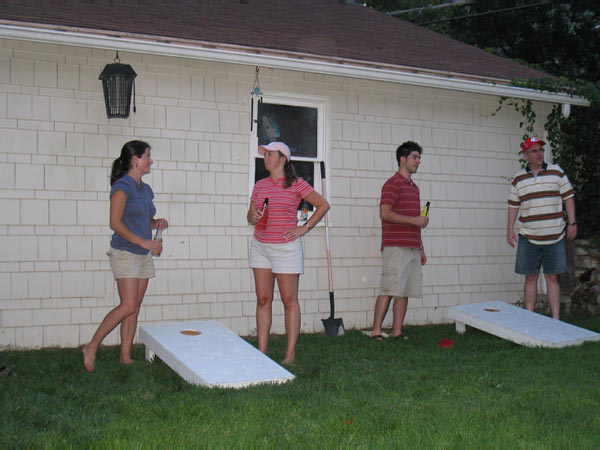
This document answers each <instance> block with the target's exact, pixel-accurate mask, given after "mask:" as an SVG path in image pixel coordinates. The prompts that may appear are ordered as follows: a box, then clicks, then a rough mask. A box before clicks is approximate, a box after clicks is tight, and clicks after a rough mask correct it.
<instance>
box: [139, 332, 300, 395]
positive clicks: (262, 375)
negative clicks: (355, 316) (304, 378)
mask: <svg viewBox="0 0 600 450" xmlns="http://www.w3.org/2000/svg"><path fill="white" fill-rule="evenodd" d="M182 331H183V332H184V333H185V334H184V333H182ZM139 339H140V341H141V342H142V343H143V344H144V345H145V346H146V359H147V360H149V361H152V360H153V359H154V356H155V355H156V356H158V357H159V358H160V359H162V360H163V361H164V362H165V364H167V365H168V366H169V367H170V368H171V369H173V370H174V371H175V372H176V373H177V374H179V375H180V376H181V377H182V378H183V379H184V380H186V381H187V382H188V383H193V384H200V385H203V386H209V387H228V388H242V387H247V386H251V385H254V384H261V383H285V382H286V381H291V380H293V379H294V378H295V377H294V375H293V374H292V373H290V372H288V371H287V370H286V369H284V368H283V367H281V366H280V365H279V364H277V363H276V362H275V361H273V360H272V359H271V358H269V357H268V356H266V355H265V354H263V353H261V352H260V351H258V350H257V349H256V348H255V347H253V346H252V345H250V344H249V343H248V342H246V341H244V340H243V339H242V338H240V337H239V336H238V335H237V334H235V333H234V332H232V331H231V330H229V329H227V328H226V327H224V326H223V325H221V324H220V323H219V322H217V321H216V320H203V321H198V322H183V323H169V324H148V325H140V331H139Z"/></svg>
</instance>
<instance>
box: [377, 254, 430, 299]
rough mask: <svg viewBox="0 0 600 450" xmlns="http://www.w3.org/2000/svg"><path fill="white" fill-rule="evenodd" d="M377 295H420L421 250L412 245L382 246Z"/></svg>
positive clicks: (421, 275)
mask: <svg viewBox="0 0 600 450" xmlns="http://www.w3.org/2000/svg"><path fill="white" fill-rule="evenodd" d="M382 259H383V263H382V268H381V288H380V290H379V295H391V296H394V297H421V281H422V277H423V271H422V268H421V250H420V249H418V248H412V247H384V249H383V252H382Z"/></svg>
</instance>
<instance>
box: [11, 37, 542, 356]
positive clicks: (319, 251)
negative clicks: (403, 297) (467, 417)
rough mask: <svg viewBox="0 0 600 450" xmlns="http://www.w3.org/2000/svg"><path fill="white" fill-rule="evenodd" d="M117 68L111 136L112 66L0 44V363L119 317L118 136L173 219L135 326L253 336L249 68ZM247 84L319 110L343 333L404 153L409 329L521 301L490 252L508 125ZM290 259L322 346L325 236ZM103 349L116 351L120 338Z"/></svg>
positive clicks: (339, 83)
mask: <svg viewBox="0 0 600 450" xmlns="http://www.w3.org/2000/svg"><path fill="white" fill-rule="evenodd" d="M120 57H121V60H122V61H123V62H125V63H128V64H131V65H132V66H133V68H134V70H135V71H136V72H137V73H138V77H137V79H136V88H137V98H136V102H137V114H132V115H131V117H130V118H129V119H127V120H123V119H112V120H110V121H109V120H107V119H106V115H105V109H104V100H103V96H102V92H101V84H100V82H99V81H98V75H99V74H100V72H101V70H102V68H103V67H104V65H105V64H107V63H110V62H112V60H113V58H114V53H113V52H112V51H104V50H97V49H89V48H79V47H70V46H59V45H46V44H38V43H30V42H22V41H12V40H4V41H0V211H1V213H0V348H6V347H10V348H36V347H49V346H77V345H81V344H83V343H86V342H87V341H89V339H90V337H91V335H92V333H93V332H94V330H95V329H96V327H97V325H98V324H99V322H100V321H101V320H102V318H103V317H104V315H105V314H106V313H107V312H108V311H109V310H110V309H111V308H112V307H114V306H115V305H116V304H117V303H118V295H117V293H116V289H115V283H114V281H113V279H112V274H111V272H110V268H109V265H108V260H107V257H106V255H105V252H106V250H107V249H108V245H109V236H110V235H111V231H110V230H109V228H108V207H109V203H108V191H109V184H108V174H109V167H110V164H111V163H112V161H113V159H114V158H115V157H117V156H118V153H119V151H120V148H121V146H122V144H123V143H124V142H126V141H127V140H130V139H133V138H138V139H143V140H147V141H148V142H150V144H151V145H152V156H153V159H154V160H155V164H154V166H153V171H152V174H151V175H149V176H147V177H145V181H146V182H148V183H149V184H150V185H151V186H152V187H153V189H154V192H155V194H156V206H157V209H158V214H157V215H158V216H159V217H163V216H164V217H167V218H168V219H169V222H170V227H169V229H168V231H167V233H166V236H165V241H164V243H165V249H166V250H165V252H164V254H163V256H162V257H161V258H160V259H156V260H155V262H156V268H157V277H156V278H154V279H153V280H151V282H150V287H149V289H148V292H147V295H146V298H145V301H144V304H143V306H142V310H141V313H140V320H141V322H160V321H181V320H194V319H217V320H218V321H220V322H221V323H223V324H224V325H225V326H227V327H229V328H231V329H232V330H234V331H235V332H237V333H239V334H241V335H249V334H252V333H253V332H254V329H255V319H254V313H255V294H254V286H253V279H252V275H251V271H250V269H249V268H248V264H247V247H248V242H249V239H250V237H251V235H252V228H251V227H249V226H248V225H247V224H246V211H247V206H248V205H247V201H248V164H249V157H250V155H249V149H250V145H249V142H250V131H249V115H250V99H249V93H250V90H251V89H252V84H253V81H254V67H248V66H240V65H234V64H222V63H213V62H206V61H197V60H185V59H178V58H168V57H159V56H151V55H142V54H132V53H123V52H122V53H121V54H120ZM260 77H261V78H260V82H261V88H262V89H263V91H265V92H269V91H277V92H286V93H289V94H290V95H294V94H299V95H315V96H319V97H321V98H327V99H329V100H330V104H331V117H327V118H326V120H327V121H328V123H329V127H330V128H329V129H330V133H329V136H330V139H329V141H328V142H327V143H326V147H327V151H328V154H327V156H326V160H327V162H328V164H329V167H330V183H331V199H330V200H331V204H332V210H331V213H330V214H331V220H332V222H333V224H334V226H333V228H332V230H331V236H332V255H333V265H334V269H333V276H334V284H335V295H336V304H337V312H338V314H336V316H341V317H342V318H343V319H344V323H345V325H346V327H347V328H351V327H359V328H363V327H367V326H369V325H370V323H371V320H372V311H373V304H374V299H375V296H376V293H377V286H378V283H379V276H380V256H379V243H380V223H379V218H378V199H379V193H380V189H381V186H382V184H383V183H384V182H385V180H386V179H387V178H388V177H389V176H391V175H392V174H393V173H394V171H395V170H396V168H397V165H396V161H395V156H394V154H395V148H396V146H397V145H398V144H399V143H401V142H402V141H404V140H407V139H412V140H415V141H417V142H419V143H420V144H421V145H422V146H423V147H424V149H425V153H424V155H423V162H422V165H421V168H420V171H419V174H418V175H417V176H416V180H417V182H418V184H419V186H420V188H421V196H422V200H423V201H425V200H430V201H431V202H432V209H431V222H430V226H429V227H428V228H427V229H426V230H425V232H424V243H425V248H426V251H427V255H428V257H429V262H428V265H427V266H426V267H425V268H424V295H423V298H422V299H412V300H411V301H410V305H409V310H408V315H407V322H408V323H410V324H426V323H440V322H444V321H446V320H447V308H448V306H452V305H456V304H463V303H471V302H479V301H484V300H496V299H498V300H504V301H515V300H517V299H518V298H519V297H520V295H521V293H520V292H521V279H520V278H519V277H517V276H515V275H514V274H513V270H512V268H513V258H514V256H513V250H512V249H511V248H510V247H508V246H507V245H506V243H505V226H506V217H505V216H506V195H507V178H508V177H509V176H510V175H512V174H513V173H514V172H515V171H516V170H517V168H518V167H519V163H518V158H517V150H518V142H519V139H520V135H521V134H522V132H521V130H520V129H519V128H518V122H519V119H520V117H519V116H518V115H516V113H514V112H511V111H508V110H506V111H502V112H501V113H500V114H499V115H498V116H496V117H491V113H492V112H493V111H494V110H495V108H496V106H497V101H498V99H497V98H495V97H491V96H482V95H470V94H466V93H453V92H450V91H443V90H435V89H424V88H418V87H411V86H402V85H397V84H388V83H383V82H370V81H365V80H356V79H350V78H342V77H331V76H323V75H317V74H310V73H300V72H291V71H289V72H286V71H280V70H270V69H262V70H261V72H260ZM537 106H538V109H539V110H541V111H546V110H547V108H548V107H547V105H537ZM305 246H306V260H305V263H306V272H305V274H304V275H303V276H302V277H301V283H300V289H301V292H300V297H301V300H300V305H301V310H302V330H303V332H315V331H316V332H320V331H322V330H323V328H322V324H321V319H322V318H325V317H327V316H328V311H329V296H328V284H327V269H326V258H325V240H324V230H323V228H322V227H321V228H317V229H315V230H314V231H312V232H311V233H310V234H309V235H308V237H307V238H306V239H305ZM282 314H283V308H282V306H281V302H279V301H276V302H275V305H274V323H273V331H274V332H283V316H282ZM389 321H390V318H389V317H388V318H387V320H386V322H387V323H389ZM105 343H107V344H116V343H118V333H117V332H113V333H111V335H109V337H108V338H107V340H106V341H105Z"/></svg>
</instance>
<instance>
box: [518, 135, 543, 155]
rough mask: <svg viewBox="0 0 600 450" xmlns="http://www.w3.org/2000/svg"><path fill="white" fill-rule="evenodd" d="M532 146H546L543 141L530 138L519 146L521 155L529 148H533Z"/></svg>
mask: <svg viewBox="0 0 600 450" xmlns="http://www.w3.org/2000/svg"><path fill="white" fill-rule="evenodd" d="M533 144H541V145H546V143H545V142H544V141H542V140H541V139H540V138H536V137H530V138H529V139H527V140H526V141H525V142H523V143H522V144H521V151H522V152H523V153H525V152H526V151H527V150H529V149H530V148H531V147H533Z"/></svg>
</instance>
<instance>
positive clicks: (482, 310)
mask: <svg viewBox="0 0 600 450" xmlns="http://www.w3.org/2000/svg"><path fill="white" fill-rule="evenodd" d="M448 318H449V319H452V320H454V321H455V322H456V331H457V332H458V333H461V334H462V333H464V332H465V331H466V325H469V326H471V327H473V328H477V329H479V330H482V331H485V332H486V333H490V334H493V335H496V336H498V337H501V338H503V339H507V340H509V341H513V342H515V343H517V344H521V345H526V346H528V347H567V346H569V345H580V344H582V343H583V342H586V341H600V334H598V333H595V332H593V331H590V330H586V329H585V328H580V327H576V326H575V325H571V324H568V323H565V322H561V321H559V320H554V319H552V318H550V317H547V316H544V315H542V314H538V313H534V312H531V311H527V310H526V309H523V308H518V307H516V306H513V305H510V304H508V303H504V302H500V301H492V302H484V303H472V304H469V305H460V306H453V307H451V308H449V309H448Z"/></svg>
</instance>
